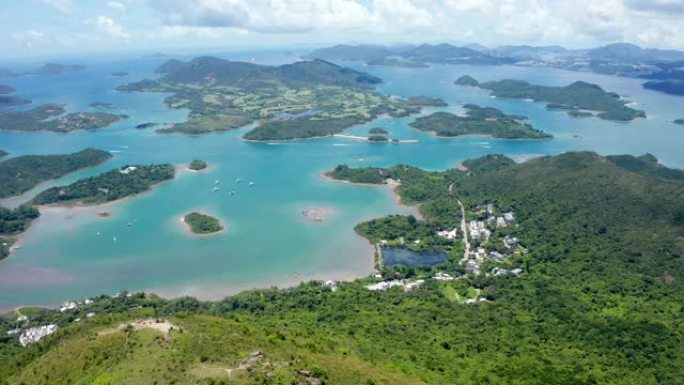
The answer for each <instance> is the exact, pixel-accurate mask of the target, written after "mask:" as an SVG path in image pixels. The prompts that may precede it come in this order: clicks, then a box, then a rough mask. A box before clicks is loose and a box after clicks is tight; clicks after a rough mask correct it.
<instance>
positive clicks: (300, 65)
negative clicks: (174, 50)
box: [157, 56, 382, 88]
mask: <svg viewBox="0 0 684 385" xmlns="http://www.w3.org/2000/svg"><path fill="white" fill-rule="evenodd" d="M162 67H164V68H162V69H161V70H162V71H168V73H167V74H166V75H165V76H163V77H162V78H161V80H162V81H163V82H168V83H197V84H203V85H226V86H232V87H240V88H261V87H263V86H271V85H272V84H273V83H281V84H283V85H286V86H288V87H303V86H312V85H313V86H315V85H334V86H342V87H362V88H366V87H371V86H373V85H374V84H378V83H381V82H382V80H381V79H379V78H377V77H375V76H372V75H369V74H366V73H363V72H359V71H355V70H352V69H350V68H345V67H341V66H338V65H336V64H333V63H330V62H327V61H325V60H321V59H315V60H312V61H301V62H297V63H293V64H285V65H281V66H278V67H272V66H265V65H259V64H254V63H246V62H234V61H229V60H225V59H220V58H216V57H209V56H203V57H198V58H195V59H193V60H192V61H190V62H180V61H176V62H173V63H172V65H170V63H169V62H166V63H164V64H163V65H162ZM159 71H160V69H159V68H158V69H157V72H159Z"/></svg>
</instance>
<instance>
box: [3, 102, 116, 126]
mask: <svg viewBox="0 0 684 385" xmlns="http://www.w3.org/2000/svg"><path fill="white" fill-rule="evenodd" d="M126 118H127V116H126V115H115V114H110V113H106V112H71V113H66V109H65V108H64V105H62V104H43V105H40V106H37V107H34V108H32V109H30V110H27V111H0V130H11V131H43V130H44V131H54V132H61V133H68V132H71V131H74V130H96V129H99V128H104V127H107V126H109V125H111V124H113V123H116V122H118V121H119V120H121V119H126Z"/></svg>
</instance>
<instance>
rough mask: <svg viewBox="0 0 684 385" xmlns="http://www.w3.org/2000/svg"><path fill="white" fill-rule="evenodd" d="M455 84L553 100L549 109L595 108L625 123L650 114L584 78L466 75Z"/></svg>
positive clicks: (607, 117)
mask: <svg viewBox="0 0 684 385" xmlns="http://www.w3.org/2000/svg"><path fill="white" fill-rule="evenodd" d="M455 84H457V85H464V86H473V87H479V88H482V89H485V90H488V91H491V93H492V95H494V96H496V97H499V98H512V99H529V100H533V101H535V102H546V103H549V104H548V105H547V107H548V108H549V109H562V110H567V111H568V113H569V114H570V113H571V112H574V111H577V110H582V111H581V112H584V113H589V112H592V111H595V112H596V113H597V114H596V116H597V117H599V118H601V119H605V120H615V121H625V122H626V121H631V120H634V119H637V118H645V117H646V113H645V112H644V111H641V110H637V109H633V108H630V107H627V106H626V104H627V101H625V100H623V99H621V98H620V96H619V95H617V94H616V93H613V92H606V91H604V90H603V89H602V88H601V87H599V86H598V85H596V84H591V83H586V82H582V81H577V82H574V83H572V84H570V85H567V86H565V87H550V86H538V85H533V84H530V83H528V82H525V81H522V80H511V79H505V80H498V81H491V82H484V83H480V82H478V81H477V80H475V79H473V78H472V77H471V76H468V75H465V76H462V77H460V78H459V79H458V80H456V81H455ZM571 115H572V114H571ZM574 115H575V116H578V115H577V114H574Z"/></svg>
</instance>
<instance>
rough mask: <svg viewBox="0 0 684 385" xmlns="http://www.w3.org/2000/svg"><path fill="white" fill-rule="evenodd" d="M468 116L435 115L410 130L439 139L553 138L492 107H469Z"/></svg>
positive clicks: (518, 118) (421, 118)
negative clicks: (489, 137) (433, 134)
mask: <svg viewBox="0 0 684 385" xmlns="http://www.w3.org/2000/svg"><path fill="white" fill-rule="evenodd" d="M463 108H465V109H466V113H465V116H459V115H455V114H452V113H449V112H443V111H440V112H435V113H433V114H430V115H428V116H422V117H420V118H418V119H416V120H415V121H414V122H412V123H411V124H410V126H411V127H413V128H415V129H418V130H421V131H430V132H434V133H435V135H437V136H440V137H456V136H462V135H487V136H491V137H493V138H499V139H548V138H551V137H552V136H551V135H550V134H547V133H545V132H543V131H541V130H537V129H535V128H533V127H532V126H531V125H529V124H527V123H521V122H520V121H521V120H524V119H525V118H524V117H521V116H513V115H506V114H504V113H503V112H501V110H498V109H496V108H492V107H480V106H476V105H474V104H466V105H464V106H463Z"/></svg>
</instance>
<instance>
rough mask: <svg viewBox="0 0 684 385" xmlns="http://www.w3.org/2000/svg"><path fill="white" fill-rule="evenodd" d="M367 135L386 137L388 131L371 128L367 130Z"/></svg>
mask: <svg viewBox="0 0 684 385" xmlns="http://www.w3.org/2000/svg"><path fill="white" fill-rule="evenodd" d="M368 133H369V134H371V135H388V134H389V131H387V130H385V129H384V128H381V127H373V128H371V129H370V130H368Z"/></svg>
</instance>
